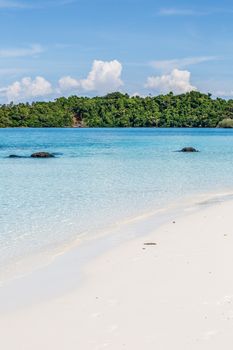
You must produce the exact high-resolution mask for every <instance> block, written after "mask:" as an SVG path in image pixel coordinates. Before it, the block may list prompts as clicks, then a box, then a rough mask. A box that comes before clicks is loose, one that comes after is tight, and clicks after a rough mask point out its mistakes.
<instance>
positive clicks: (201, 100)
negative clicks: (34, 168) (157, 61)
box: [0, 91, 233, 128]
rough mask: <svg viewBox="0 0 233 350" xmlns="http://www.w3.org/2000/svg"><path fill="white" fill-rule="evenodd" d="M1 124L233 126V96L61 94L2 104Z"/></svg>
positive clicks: (0, 106)
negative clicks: (86, 95)
mask: <svg viewBox="0 0 233 350" xmlns="http://www.w3.org/2000/svg"><path fill="white" fill-rule="evenodd" d="M0 127H1V128H4V127H213V128H215V127H233V100H225V99H222V98H216V99H214V98H212V96H211V94H203V93H200V92H197V91H192V92H188V93H185V94H180V95H174V94H173V93H169V94H167V95H159V96H155V97H153V96H147V97H140V96H133V97H132V96H129V95H128V94H122V93H120V92H114V93H110V94H107V95H106V96H103V97H78V96H71V97H68V98H65V97H61V98H58V99H56V100H54V101H50V102H32V103H19V104H14V103H10V104H3V105H0Z"/></svg>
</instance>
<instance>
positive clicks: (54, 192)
mask: <svg viewBox="0 0 233 350" xmlns="http://www.w3.org/2000/svg"><path fill="white" fill-rule="evenodd" d="M184 146H193V147H196V148H197V149H199V150H200V152H199V153H192V154H191V153H190V154H184V153H180V152H175V151H176V150H179V149H181V148H182V147H184ZM36 151H48V152H55V153H57V156H56V158H54V159H31V158H30V157H29V156H30V154H31V153H33V152H36ZM10 154H17V155H21V156H25V157H26V158H20V159H17V158H14V159H13V158H12V159H9V158H7V157H8V156H9V155H10ZM27 157H28V158H27ZM0 184H1V197H0V264H1V265H4V264H8V263H9V262H11V261H17V259H21V258H24V257H26V256H28V255H33V254H36V253H40V252H42V251H45V250H46V251H50V250H51V251H52V250H53V249H54V247H57V246H59V245H62V244H64V243H66V242H70V241H72V240H75V239H76V238H78V237H81V236H82V235H83V234H85V235H87V236H88V235H89V236H90V237H91V236H94V235H96V233H97V232H99V231H101V230H103V229H105V228H107V227H108V226H109V225H112V224H115V223H118V222H121V221H123V220H126V219H127V218H131V217H135V216H137V215H141V214H142V213H146V212H148V211H151V210H156V209H158V208H162V207H166V205H168V204H169V203H172V202H175V201H176V200H177V201H178V199H181V198H185V197H187V198H188V197H192V196H193V195H194V194H195V195H196V194H198V193H203V192H209V191H212V192H218V191H221V190H232V189H233V131H232V130H222V129H1V130H0Z"/></svg>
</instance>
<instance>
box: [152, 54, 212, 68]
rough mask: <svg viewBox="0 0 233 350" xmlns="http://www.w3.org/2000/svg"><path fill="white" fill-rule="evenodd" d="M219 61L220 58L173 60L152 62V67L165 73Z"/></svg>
mask: <svg viewBox="0 0 233 350" xmlns="http://www.w3.org/2000/svg"><path fill="white" fill-rule="evenodd" d="M217 59H218V58H217V57H216V56H199V57H185V58H178V59H172V60H158V61H152V62H151V63H150V65H151V66H152V67H153V68H156V69H161V70H163V71H171V70H172V69H175V68H185V67H188V66H191V65H195V64H199V63H203V62H209V61H214V60H217Z"/></svg>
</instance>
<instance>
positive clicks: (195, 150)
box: [180, 147, 199, 152]
mask: <svg viewBox="0 0 233 350" xmlns="http://www.w3.org/2000/svg"><path fill="white" fill-rule="evenodd" d="M180 152H199V151H198V150H197V149H196V148H193V147H184V148H182V149H181V150H180Z"/></svg>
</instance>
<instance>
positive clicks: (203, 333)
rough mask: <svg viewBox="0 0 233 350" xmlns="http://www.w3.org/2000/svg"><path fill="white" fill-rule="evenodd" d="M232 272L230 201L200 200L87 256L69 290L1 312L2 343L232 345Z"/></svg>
mask: <svg viewBox="0 0 233 350" xmlns="http://www.w3.org/2000/svg"><path fill="white" fill-rule="evenodd" d="M145 243H147V244H146V245H145ZM77 254H78V250H77ZM74 271H75V270H74ZM73 273H75V272H73ZM78 274H79V271H77V278H78ZM232 276H233V202H232V201H228V202H223V203H221V202H220V203H215V204H214V205H212V206H210V207H206V206H203V208H202V209H201V210H199V211H197V212H193V213H192V212H190V213H187V214H186V215H185V216H184V217H182V218H174V220H172V221H170V222H168V223H167V224H165V225H162V226H161V227H160V228H159V229H156V230H155V231H154V232H151V233H150V234H149V235H144V236H142V237H139V238H135V239H132V240H129V241H128V242H125V243H122V244H120V245H118V246H116V247H115V248H113V249H111V250H109V251H108V252H105V253H104V254H102V255H100V256H98V257H96V258H95V259H92V261H90V262H89V263H88V264H85V267H84V269H83V279H82V283H80V286H79V287H78V288H74V289H73V290H71V291H70V292H69V293H68V292H66V293H64V292H63V293H61V294H60V295H59V293H58V295H57V296H54V297H50V298H48V300H43V301H40V302H38V301H37V302H35V303H33V304H31V305H25V306H24V307H21V308H18V309H15V310H11V311H8V312H4V313H2V314H1V315H0V349H4V350H38V349H40V350H42V349H43V350H47V349H49V350H74V349H75V350H79V349H80V350H100V349H106V350H107V349H109V350H120V349H127V350H152V349H153V350H155V349H158V350H170V349H177V350H192V349H198V350H199V349H203V350H204V349H205V350H214V349H216V350H217V349H218V350H219V349H224V350H228V349H229V350H230V349H232V347H233V331H232V330H233V277H232ZM16 292H17V291H16ZM11 297H12V296H11Z"/></svg>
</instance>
